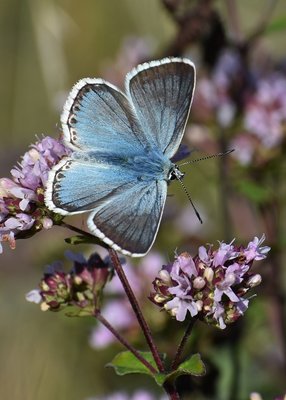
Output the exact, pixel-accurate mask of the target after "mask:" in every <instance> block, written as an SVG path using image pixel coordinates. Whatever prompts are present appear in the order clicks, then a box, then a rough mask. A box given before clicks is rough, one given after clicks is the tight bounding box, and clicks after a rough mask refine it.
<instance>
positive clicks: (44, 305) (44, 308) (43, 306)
mask: <svg viewBox="0 0 286 400" xmlns="http://www.w3.org/2000/svg"><path fill="white" fill-rule="evenodd" d="M40 308H41V310H42V311H48V310H49V309H50V306H49V305H48V304H47V303H45V302H43V303H42V304H41V305H40Z"/></svg>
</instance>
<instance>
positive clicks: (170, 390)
mask: <svg viewBox="0 0 286 400" xmlns="http://www.w3.org/2000/svg"><path fill="white" fill-rule="evenodd" d="M163 387H164V389H165V391H166V393H167V394H168V395H169V399H170V400H180V396H179V393H178V392H177V389H176V386H175V384H173V383H170V382H168V383H165V384H164V386H163Z"/></svg>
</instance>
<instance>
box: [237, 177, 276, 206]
mask: <svg viewBox="0 0 286 400" xmlns="http://www.w3.org/2000/svg"><path fill="white" fill-rule="evenodd" d="M237 188H238V190H239V191H240V193H242V194H243V195H245V196H246V197H247V198H248V199H249V200H251V201H253V202H255V203H258V204H261V203H265V202H266V201H268V200H269V199H270V198H271V197H272V193H271V190H270V189H268V187H263V186H261V185H259V184H257V183H256V182H253V181H250V180H242V181H240V182H238V183H237Z"/></svg>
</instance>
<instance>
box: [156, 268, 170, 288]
mask: <svg viewBox="0 0 286 400" xmlns="http://www.w3.org/2000/svg"><path fill="white" fill-rule="evenodd" d="M158 277H159V278H160V279H161V280H162V281H163V282H164V283H166V284H170V283H171V277H170V274H169V272H168V271H167V270H166V269H161V271H159V272H158Z"/></svg>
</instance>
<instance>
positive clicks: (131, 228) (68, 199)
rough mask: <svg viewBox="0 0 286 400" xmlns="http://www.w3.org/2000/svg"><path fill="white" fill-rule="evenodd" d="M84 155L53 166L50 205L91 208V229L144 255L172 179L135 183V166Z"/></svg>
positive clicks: (78, 209) (62, 208) (56, 209)
mask: <svg viewBox="0 0 286 400" xmlns="http://www.w3.org/2000/svg"><path fill="white" fill-rule="evenodd" d="M81 156H82V155H81V153H79V154H78V155H77V159H73V158H67V159H64V160H62V161H61V162H60V163H59V164H57V166H56V167H55V168H54V169H53V170H52V171H51V176H50V178H49V182H48V187H47V190H46V204H47V205H48V206H49V208H51V209H52V210H53V211H54V212H57V213H60V214H63V215H65V214H74V213H80V212H84V211H90V210H92V211H93V212H92V214H91V215H90V217H89V218H88V226H89V229H90V230H91V232H92V233H94V234H95V235H96V236H98V237H99V238H101V239H102V240H103V241H104V242H105V243H107V244H108V245H109V246H111V247H112V248H114V249H115V250H119V251H121V252H122V253H123V254H126V255H132V256H142V255H144V254H145V253H146V252H147V251H148V250H149V249H150V247H151V246H152V244H153V242H154V240H155V237H156V234H157V231H158V228H159V224H160V220H161V216H162V212H163V208H164V204H165V200H166V194H167V183H166V182H165V181H164V180H157V181H156V180H151V181H143V182H139V183H137V184H134V181H135V179H136V175H134V173H133V171H132V170H129V169H126V168H124V167H123V166H121V165H116V164H111V163H110V160H109V164H104V163H102V162H96V160H93V162H90V161H87V160H86V155H85V157H84V159H81V158H80V157H81Z"/></svg>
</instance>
